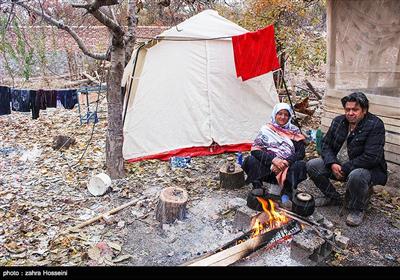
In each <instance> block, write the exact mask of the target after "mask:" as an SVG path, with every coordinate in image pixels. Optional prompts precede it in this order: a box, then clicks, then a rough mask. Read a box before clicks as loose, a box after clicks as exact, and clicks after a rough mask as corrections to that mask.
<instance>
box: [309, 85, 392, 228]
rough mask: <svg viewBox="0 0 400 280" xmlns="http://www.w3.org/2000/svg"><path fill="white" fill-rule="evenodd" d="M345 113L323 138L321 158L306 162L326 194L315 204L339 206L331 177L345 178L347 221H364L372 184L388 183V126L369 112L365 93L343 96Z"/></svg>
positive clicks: (312, 175)
mask: <svg viewBox="0 0 400 280" xmlns="http://www.w3.org/2000/svg"><path fill="white" fill-rule="evenodd" d="M341 102H342V105H343V108H344V111H345V114H344V115H341V116H337V117H336V118H334V119H333V121H332V123H331V126H330V127H329V130H328V132H327V133H326V135H325V136H324V138H323V140H322V151H321V156H322V158H316V159H312V160H310V161H309V162H307V173H308V175H309V176H310V178H311V180H313V182H314V183H315V185H316V186H317V187H318V188H319V189H320V190H321V191H322V192H323V193H324V194H325V196H326V197H323V198H317V199H316V202H315V204H316V206H327V205H340V204H341V196H340V194H339V193H338V192H337V191H336V189H335V188H334V186H333V185H332V183H331V182H330V181H329V178H331V179H334V180H338V181H346V195H345V197H346V199H345V200H346V201H345V203H346V205H345V206H346V208H347V209H349V215H348V216H347V219H346V224H347V225H350V226H358V225H360V224H361V223H362V221H363V218H364V212H365V210H366V208H367V205H368V201H369V198H370V195H371V193H372V186H373V185H385V184H386V181H387V164H386V161H385V154H384V145H385V127H384V124H383V122H382V120H381V119H379V118H378V117H377V116H375V115H373V114H371V113H369V112H368V107H369V104H368V103H369V102H368V99H367V97H366V96H365V94H363V93H362V92H353V93H352V94H350V95H348V96H345V97H343V98H342V99H341Z"/></svg>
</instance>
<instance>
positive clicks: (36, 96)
mask: <svg viewBox="0 0 400 280" xmlns="http://www.w3.org/2000/svg"><path fill="white" fill-rule="evenodd" d="M30 98H31V109H32V119H37V118H39V111H40V110H46V108H47V107H46V93H45V92H44V91H43V90H30Z"/></svg>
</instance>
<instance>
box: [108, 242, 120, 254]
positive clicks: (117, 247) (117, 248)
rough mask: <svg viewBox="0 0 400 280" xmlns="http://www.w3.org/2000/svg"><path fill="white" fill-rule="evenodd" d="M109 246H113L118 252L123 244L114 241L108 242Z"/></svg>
mask: <svg viewBox="0 0 400 280" xmlns="http://www.w3.org/2000/svg"><path fill="white" fill-rule="evenodd" d="M107 244H108V246H110V247H111V248H113V249H114V250H117V251H118V252H119V251H121V249H122V247H121V245H119V244H117V243H114V242H107Z"/></svg>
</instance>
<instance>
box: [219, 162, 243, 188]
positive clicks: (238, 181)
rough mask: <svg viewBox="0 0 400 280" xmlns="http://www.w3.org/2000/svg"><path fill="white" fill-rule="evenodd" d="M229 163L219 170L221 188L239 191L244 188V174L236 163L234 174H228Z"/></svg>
mask: <svg viewBox="0 0 400 280" xmlns="http://www.w3.org/2000/svg"><path fill="white" fill-rule="evenodd" d="M228 165H229V163H226V164H224V165H223V166H222V167H221V168H220V169H219V182H220V186H221V188H226V189H238V188H241V187H243V186H244V172H243V169H242V168H241V167H240V165H239V164H237V163H234V166H235V169H234V171H233V172H228Z"/></svg>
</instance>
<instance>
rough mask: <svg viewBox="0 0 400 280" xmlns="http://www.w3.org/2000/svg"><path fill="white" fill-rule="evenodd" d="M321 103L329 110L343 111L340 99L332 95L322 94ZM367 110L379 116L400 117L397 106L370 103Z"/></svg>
mask: <svg viewBox="0 0 400 280" xmlns="http://www.w3.org/2000/svg"><path fill="white" fill-rule="evenodd" d="M399 101H400V100H399ZM399 101H398V102H399ZM323 105H324V106H325V108H326V109H327V110H329V111H331V110H342V111H343V107H342V103H341V102H340V100H339V99H336V98H334V97H331V96H324V103H323ZM394 105H396V104H394ZM369 111H370V112H371V113H373V114H376V115H379V116H384V117H389V118H394V119H400V110H399V108H398V107H397V106H393V107H389V106H383V105H376V104H370V106H369Z"/></svg>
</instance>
